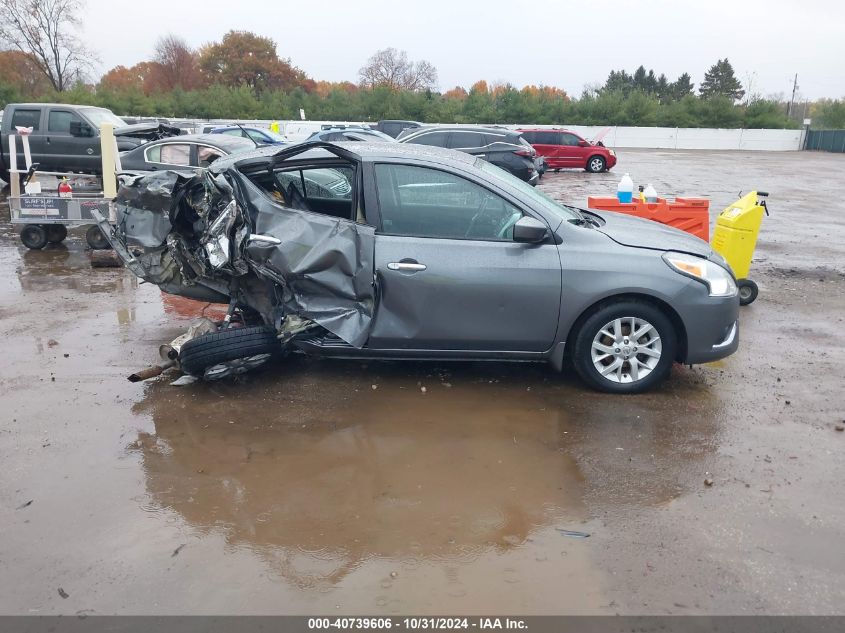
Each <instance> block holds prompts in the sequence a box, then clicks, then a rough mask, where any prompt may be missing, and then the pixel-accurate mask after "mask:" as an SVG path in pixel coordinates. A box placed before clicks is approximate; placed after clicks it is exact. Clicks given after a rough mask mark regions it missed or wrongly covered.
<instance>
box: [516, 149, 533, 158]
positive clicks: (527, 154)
mask: <svg viewBox="0 0 845 633" xmlns="http://www.w3.org/2000/svg"><path fill="white" fill-rule="evenodd" d="M514 154H516V155H517V156H525V157H527V158H531V157H533V156H534V151H533V150H531V151H529V150H527V149H518V150H516V151H515V152H514Z"/></svg>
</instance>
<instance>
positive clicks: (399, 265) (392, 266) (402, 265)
mask: <svg viewBox="0 0 845 633" xmlns="http://www.w3.org/2000/svg"><path fill="white" fill-rule="evenodd" d="M387 269H388V270H403V271H405V272H419V271H421V270H425V269H426V265H425V264H418V263H417V262H390V263H389V264H388V265H387Z"/></svg>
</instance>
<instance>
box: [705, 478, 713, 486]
mask: <svg viewBox="0 0 845 633" xmlns="http://www.w3.org/2000/svg"><path fill="white" fill-rule="evenodd" d="M704 485H705V486H707V487H708V488H709V487H710V486H712V485H713V480H712V479H710V478H709V477H708V478H707V479H705V480H704Z"/></svg>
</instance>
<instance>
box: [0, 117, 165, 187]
mask: <svg viewBox="0 0 845 633" xmlns="http://www.w3.org/2000/svg"><path fill="white" fill-rule="evenodd" d="M103 123H111V124H112V125H114V127H115V130H114V133H115V137H116V139H117V147H118V150H120V151H127V150H130V149H133V148H135V147H138V146H139V145H141V144H143V143H146V142H147V141H150V140H155V139H159V138H165V137H169V136H177V135H179V134H180V133H181V130H180V129H179V128H176V127H173V126H171V125H167V124H163V123H159V122H157V121H153V122H148V123H138V124H135V125H127V124H126V123H125V122H124V120H123V119H121V118H119V117H118V116H116V115H115V114H114V113H113V112H112V111H111V110H107V109H106V108H95V107H93V106H79V105H69V104H65V103H10V104H9V105H7V106H6V109H5V111H4V115H3V123H2V127H0V136H2V138H0V178H2V179H3V180H5V181H6V182H9V164H10V161H9V134H12V133H14V132H15V130H16V129H17V128H18V127H27V128H32V133H31V134H30V135H29V148H30V152H31V155H32V162H33V163H38V165H39V169H41V170H42V171H61V172H77V173H83V174H99V173H102V169H103V167H102V158H101V153H100V126H101V125H102V124H103ZM18 155H19V156H18V169H20V170H23V169H25V167H24V164H23V158H22V157H23V152H22V150H21V145H20V143H19V144H18Z"/></svg>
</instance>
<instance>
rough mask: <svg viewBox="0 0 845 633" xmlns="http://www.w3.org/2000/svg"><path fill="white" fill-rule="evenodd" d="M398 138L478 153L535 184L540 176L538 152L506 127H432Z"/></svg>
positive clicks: (412, 131) (419, 143) (517, 133)
mask: <svg viewBox="0 0 845 633" xmlns="http://www.w3.org/2000/svg"><path fill="white" fill-rule="evenodd" d="M397 140H398V141H399V142H400V143H414V144H417V145H433V146H435V147H448V148H450V149H457V150H460V151H461V152H465V153H467V154H472V155H473V156H478V157H479V158H483V159H484V160H486V161H487V162H488V163H491V164H493V165H496V166H497V167H501V168H502V169H504V170H505V171H508V172H510V173H512V174H513V175H514V176H516V177H517V178H519V179H521V180H524V181H525V182H527V183H528V184H530V185H536V184H537V181H538V180H539V178H540V172H539V171H538V170H537V166H538V165H537V162H536V156H537V152H536V151H535V150H534V148H533V147H531V145H530V144H529V143H528V142H526V141H525V140H524V139H523V138H522V137H521V136H520V134H519V132H513V131H511V130H508V129H505V128H492V127H491V128H481V127H441V126H429V127H421V128H417V129H416V130H411V131H409V132H407V133H403V134H401V135H400V136H399V138H398V139H397Z"/></svg>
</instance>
